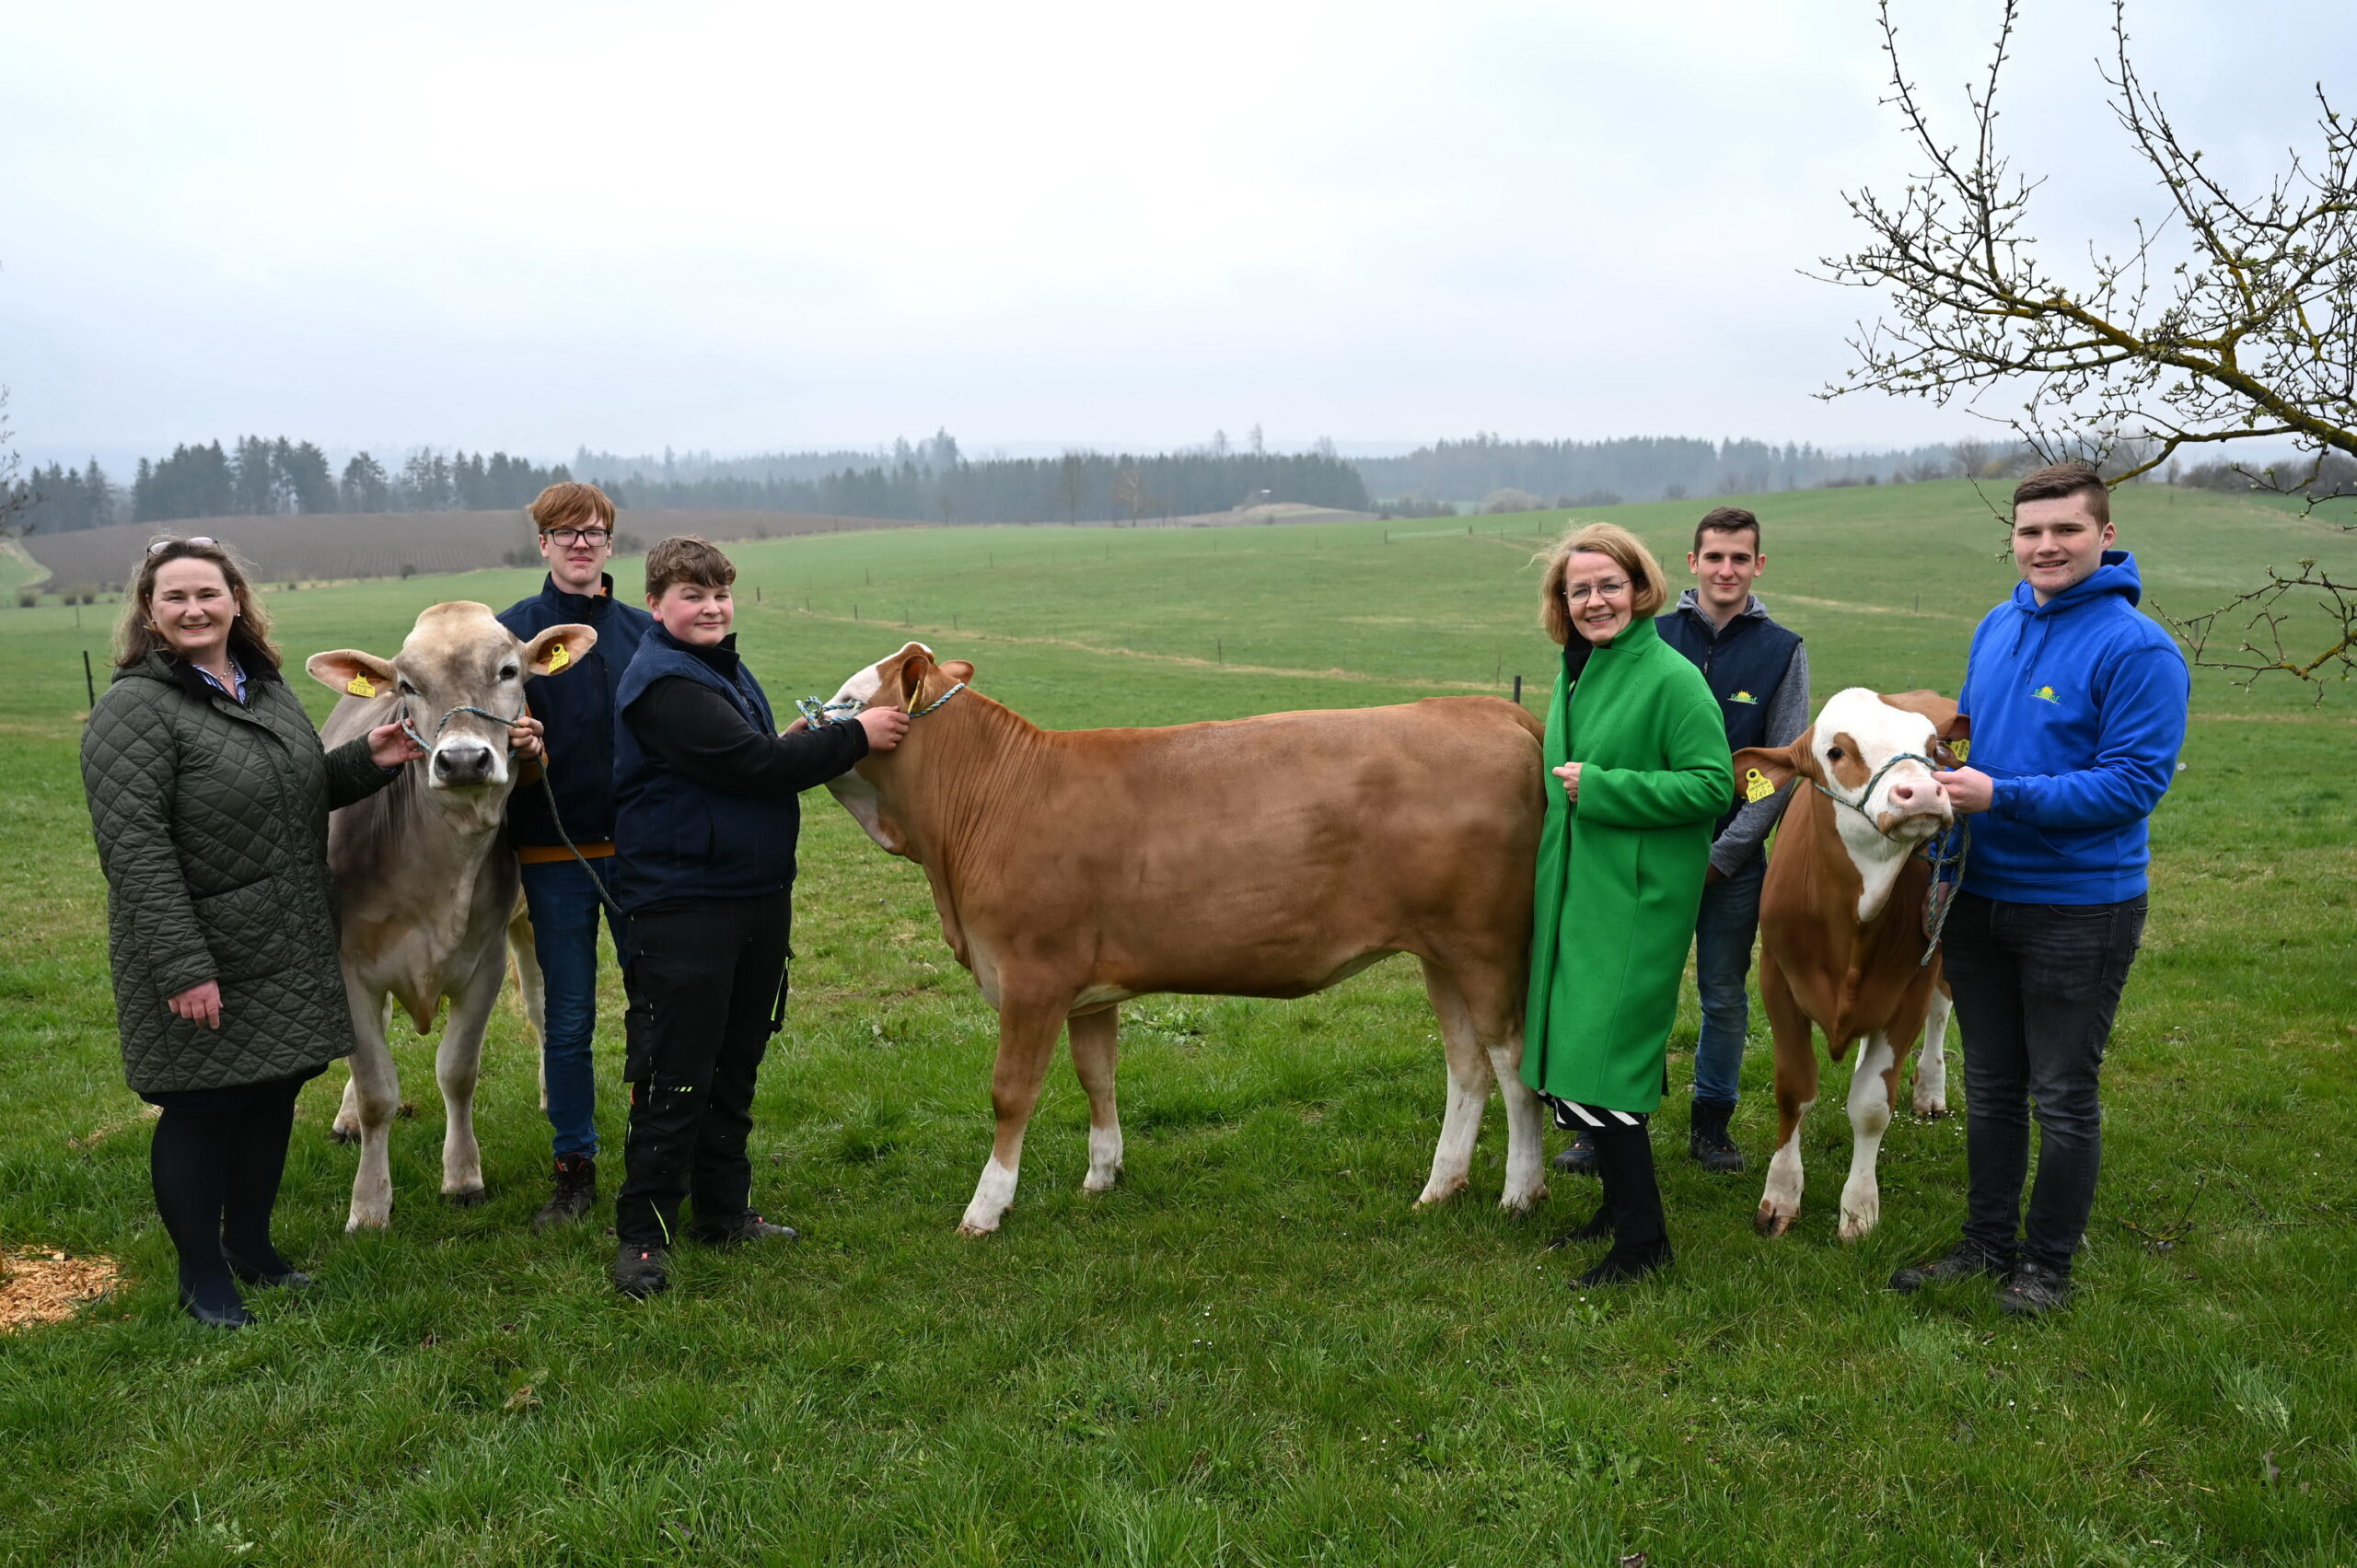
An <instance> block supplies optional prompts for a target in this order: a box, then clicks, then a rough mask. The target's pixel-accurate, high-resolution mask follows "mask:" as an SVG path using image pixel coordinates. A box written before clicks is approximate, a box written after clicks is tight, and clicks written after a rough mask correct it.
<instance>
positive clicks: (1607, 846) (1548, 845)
mask: <svg viewBox="0 0 2357 1568" xmlns="http://www.w3.org/2000/svg"><path fill="white" fill-rule="evenodd" d="M1666 598H1668V587H1667V584H1666V581H1665V579H1664V578H1663V576H1662V570H1661V566H1660V564H1659V563H1657V562H1655V560H1654V558H1653V555H1652V553H1651V552H1648V551H1647V550H1646V549H1645V547H1644V546H1643V544H1642V543H1640V542H1639V541H1638V540H1637V538H1636V536H1634V535H1633V534H1631V533H1630V532H1629V531H1628V530H1627V529H1626V528H1620V527H1618V526H1616V525H1614V524H1611V523H1594V524H1590V525H1589V526H1587V527H1585V528H1580V529H1578V530H1577V531H1576V532H1574V533H1573V534H1571V535H1569V536H1568V537H1566V538H1565V539H1564V540H1563V541H1562V544H1560V545H1558V546H1557V547H1556V548H1555V551H1554V552H1553V554H1552V556H1551V557H1550V560H1549V562H1548V565H1547V578H1546V586H1545V589H1544V598H1543V600H1542V605H1541V610H1540V618H1541V620H1542V621H1543V622H1544V623H1545V625H1546V628H1547V633H1548V635H1549V636H1550V637H1552V638H1553V639H1554V640H1555V641H1556V642H1557V643H1560V644H1562V647H1563V664H1562V670H1561V671H1560V672H1559V673H1558V674H1557V676H1556V678H1555V694H1554V697H1553V699H1552V700H1551V701H1550V703H1549V704H1548V709H1547V740H1546V759H1547V766H1548V767H1549V769H1550V771H1551V772H1553V774H1554V776H1555V777H1556V778H1557V779H1558V780H1560V781H1561V782H1562V788H1561V789H1560V790H1550V791H1549V792H1548V800H1547V819H1546V823H1545V826H1544V828H1543V829H1542V830H1541V832H1540V836H1539V841H1538V885H1537V889H1536V891H1535V894H1534V911H1533V914H1534V919H1533V923H1532V931H1531V950H1530V995H1529V1002H1528V1005H1527V1010H1526V1013H1525V1016H1524V1022H1523V1051H1522V1075H1523V1080H1524V1081H1525V1082H1526V1083H1527V1084H1529V1086H1531V1087H1532V1088H1534V1089H1537V1090H1538V1092H1539V1094H1540V1095H1541V1096H1542V1097H1543V1098H1545V1099H1546V1100H1547V1101H1548V1103H1549V1104H1550V1106H1551V1107H1553V1109H1554V1112H1555V1118H1556V1121H1557V1123H1558V1124H1559V1125H1561V1126H1562V1127H1564V1128H1567V1129H1583V1130H1585V1131H1586V1132H1588V1133H1589V1134H1590V1135H1591V1136H1592V1137H1593V1138H1594V1139H1595V1142H1596V1161H1597V1167H1598V1171H1599V1173H1600V1174H1601V1175H1602V1177H1603V1179H1604V1203H1603V1206H1602V1207H1601V1208H1600V1209H1599V1210H1598V1211H1597V1213H1596V1217H1595V1218H1594V1219H1592V1220H1590V1221H1589V1222H1588V1223H1587V1224H1586V1225H1583V1226H1582V1227H1580V1229H1578V1230H1576V1231H1573V1233H1572V1237H1573V1239H1593V1238H1598V1237H1603V1236H1606V1235H1610V1236H1611V1237H1612V1249H1611V1250H1610V1251H1609V1252H1608V1253H1607V1254H1606V1255H1605V1257H1604V1260H1603V1261H1602V1262H1600V1263H1598V1264H1597V1265H1596V1267H1594V1268H1593V1269H1590V1270H1589V1271H1588V1272H1585V1273H1584V1274H1582V1275H1580V1276H1579V1278H1578V1280H1577V1281H1576V1282H1575V1283H1578V1284H1581V1285H1595V1284H1602V1283H1607V1282H1608V1281H1612V1280H1620V1279H1633V1278H1637V1277H1639V1276H1641V1275H1643V1274H1648V1273H1651V1272H1654V1271H1655V1270H1656V1269H1658V1268H1661V1267H1662V1266H1663V1265H1665V1264H1666V1263H1667V1262H1668V1261H1669V1260H1670V1248H1669V1237H1668V1233H1667V1231H1666V1228H1665V1226H1664V1225H1663V1221H1662V1212H1661V1191H1660V1189H1659V1187H1658V1186H1656V1185H1655V1180H1654V1156H1653V1145H1652V1144H1651V1142H1650V1141H1649V1137H1648V1129H1647V1125H1646V1121H1647V1118H1648V1117H1649V1116H1650V1115H1651V1113H1652V1112H1653V1109H1654V1108H1655V1106H1657V1105H1659V1104H1660V1103H1661V1096H1662V1088H1663V1085H1664V1082H1665V1066H1666V1048H1667V1045H1668V1040H1669V1026H1670V1023H1671V1021H1672V1020H1673V1019H1674V1018H1675V1017H1676V1016H1677V1014H1678V982H1679V980H1680V978H1681V977H1682V976H1683V975H1684V973H1685V970H1686V950H1687V947H1688V946H1689V944H1690V943H1691V942H1692V940H1693V937H1694V917H1695V914H1696V912H1697V911H1698V910H1699V909H1700V908H1701V901H1702V880H1703V877H1704V876H1705V874H1706V873H1707V872H1708V871H1709V869H1710V852H1711V830H1712V828H1713V826H1714V825H1715V824H1716V822H1717V820H1718V818H1719V816H1720V815H1721V813H1723V812H1724V811H1725V810H1726V808H1727V806H1728V804H1729V802H1730V801H1732V800H1733V798H1734V790H1735V776H1734V772H1733V770H1732V769H1731V768H1730V767H1729V766H1728V763H1727V745H1726V731H1725V729H1724V726H1722V724H1721V723H1720V720H1719V707H1718V703H1717V700H1716V699H1714V698H1713V696H1712V695H1711V689H1710V687H1709V686H1708V685H1707V684H1705V683H1704V681H1703V679H1702V673H1701V670H1699V669H1697V668H1694V666H1693V665H1692V664H1691V663H1690V662H1689V661H1688V660H1687V658H1686V657H1685V656H1683V655H1681V654H1679V653H1678V650H1677V649H1675V648H1673V647H1671V646H1670V645H1668V644H1666V643H1665V642H1663V641H1662V640H1661V637H1660V635H1659V634H1658V633H1656V632H1655V630H1654V616H1655V613H1656V612H1657V611H1658V610H1660V609H1661V607H1662V605H1663V603H1664V602H1665V601H1666Z"/></svg>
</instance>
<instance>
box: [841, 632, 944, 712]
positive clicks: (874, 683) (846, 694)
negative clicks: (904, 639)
mask: <svg viewBox="0 0 2357 1568" xmlns="http://www.w3.org/2000/svg"><path fill="white" fill-rule="evenodd" d="M911 654H923V655H924V656H925V657H927V658H931V657H932V656H933V650H932V649H931V648H928V647H926V646H925V645H923V643H902V644H901V645H900V652H899V653H896V654H894V655H892V656H891V657H889V658H880V659H877V661H876V662H875V663H874V664H871V665H869V666H868V667H867V668H865V669H863V670H861V671H859V672H858V673H857V674H855V675H853V677H852V678H851V679H849V680H846V681H844V682H843V683H842V686H840V687H839V688H837V689H836V691H835V696H834V701H835V702H837V703H858V704H859V706H860V707H862V708H864V707H865V706H867V704H868V703H872V702H874V701H875V700H876V693H877V691H880V690H882V688H883V685H884V672H885V671H886V670H887V669H888V668H891V667H892V666H894V665H896V664H899V663H900V661H901V660H902V659H904V658H906V657H908V656H910V655H911ZM855 711H856V710H853V709H838V710H836V712H838V713H839V714H849V713H852V712H855Z"/></svg>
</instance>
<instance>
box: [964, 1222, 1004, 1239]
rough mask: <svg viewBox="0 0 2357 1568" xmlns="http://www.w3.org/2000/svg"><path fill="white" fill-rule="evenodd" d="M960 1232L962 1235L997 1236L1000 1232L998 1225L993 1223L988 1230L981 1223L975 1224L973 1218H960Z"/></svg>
mask: <svg viewBox="0 0 2357 1568" xmlns="http://www.w3.org/2000/svg"><path fill="white" fill-rule="evenodd" d="M997 1234H998V1226H996V1225H993V1226H991V1227H990V1228H989V1229H988V1230H984V1229H983V1228H982V1227H981V1225H976V1224H974V1222H973V1221H971V1220H959V1221H958V1235H960V1236H971V1237H984V1236H995V1235H997Z"/></svg>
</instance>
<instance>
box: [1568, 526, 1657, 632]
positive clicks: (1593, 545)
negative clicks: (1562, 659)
mask: <svg viewBox="0 0 2357 1568" xmlns="http://www.w3.org/2000/svg"><path fill="white" fill-rule="evenodd" d="M1583 552H1585V553H1588V554H1593V555H1603V556H1608V557H1609V558H1610V559H1611V561H1612V563H1613V564H1614V565H1616V566H1618V567H1620V570H1622V571H1623V572H1626V573H1628V574H1629V581H1630V583H1631V585H1632V587H1633V591H1634V594H1635V598H1636V602H1635V603H1634V604H1633V605H1631V607H1630V614H1631V618H1632V619H1633V618H1635V617H1638V616H1649V615H1659V614H1660V613H1661V607H1662V606H1663V605H1665V604H1667V603H1668V602H1669V579H1668V578H1666V577H1665V576H1663V575H1662V572H1661V563H1660V562H1658V561H1656V560H1655V559H1654V552H1652V551H1650V550H1647V549H1646V548H1645V546H1644V541H1643V540H1640V539H1639V538H1638V537H1637V536H1636V535H1635V534H1632V533H1631V532H1630V531H1629V530H1628V529H1627V528H1622V527H1621V526H1620V524H1618V523H1589V524H1588V525H1586V526H1585V528H1574V529H1573V530H1572V531H1571V532H1570V533H1567V534H1565V535H1564V536H1563V537H1562V539H1561V540H1558V541H1557V543H1556V545H1555V547H1554V548H1553V549H1552V550H1550V551H1549V552H1547V555H1546V561H1547V581H1546V586H1545V587H1543V588H1542V589H1541V590H1540V592H1541V597H1540V598H1539V601H1538V623H1539V624H1540V625H1541V626H1544V627H1545V628H1546V629H1547V635H1549V636H1550V637H1552V638H1553V639H1554V640H1555V641H1556V642H1557V643H1558V644H1560V645H1564V646H1569V645H1570V644H1571V640H1572V610H1571V607H1570V606H1569V605H1567V604H1565V603H1564V602H1563V570H1564V568H1565V567H1566V566H1568V565H1570V564H1571V559H1572V557H1573V555H1576V554H1580V553H1583Z"/></svg>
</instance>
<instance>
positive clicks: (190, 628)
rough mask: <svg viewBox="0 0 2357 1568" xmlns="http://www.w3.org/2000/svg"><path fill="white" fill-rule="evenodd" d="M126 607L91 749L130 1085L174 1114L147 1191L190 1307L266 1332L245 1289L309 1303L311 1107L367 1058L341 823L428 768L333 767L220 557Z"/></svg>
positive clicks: (163, 1122) (204, 552)
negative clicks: (295, 1180) (296, 1227)
mask: <svg viewBox="0 0 2357 1568" xmlns="http://www.w3.org/2000/svg"><path fill="white" fill-rule="evenodd" d="M123 603H124V610H123V617H122V625H121V626H120V627H119V628H118V630H117V633H116V650H115V674H114V682H113V684H112V685H110V686H109V687H108V688H107V692H106V695H105V696H103V697H101V698H100V699H99V704H98V706H97V708H95V709H94V710H93V711H92V712H91V714H90V723H89V726H88V727H87V729H86V730H84V732H83V735H82V781H83V784H84V786H85V787H86V788H87V791H88V793H89V797H90V821H91V825H92V826H93V828H94V829H95V830H96V831H97V834H98V841H99V863H100V864H101V865H103V866H104V867H105V870H106V877H107V935H108V949H109V956H110V958H111V960H112V963H113V968H114V999H115V1014H116V1019H117V1023H118V1025H119V1027H120V1028H121V1030H122V1063H123V1075H124V1077H125V1078H126V1079H127V1080H128V1081H129V1083H130V1085H131V1087H132V1088H133V1089H134V1090H135V1091H137V1093H138V1094H139V1095H140V1096H141V1098H145V1099H146V1100H149V1101H151V1102H152V1103H154V1104H156V1105H158V1106H160V1107H162V1108H163V1114H162V1116H161V1118H160V1119H159V1120H158V1121H157V1123H156V1143H155V1149H154V1153H153V1155H152V1156H151V1159H150V1169H151V1173H152V1175H153V1178H154V1181H155V1190H156V1207H157V1210H158V1211H159V1212H160V1213H161V1214H162V1216H163V1220H164V1228H165V1229H166V1230H167V1231H168V1232H169V1233H170V1235H171V1237H172V1245H173V1246H174V1247H176V1248H178V1249H179V1250H180V1304H181V1305H182V1306H183V1307H186V1308H187V1310H188V1312H189V1313H190V1315H191V1316H192V1317H194V1318H196V1319H197V1320H198V1321H200V1322H203V1323H208V1324H212V1325H215V1326H217V1327H223V1328H236V1327H241V1326H243V1325H244V1324H247V1323H250V1322H251V1321H253V1319H252V1318H251V1316H250V1314H249V1313H248V1312H247V1311H246V1307H245V1303H244V1302H243V1301H242V1300H241V1299H240V1298H239V1297H238V1287H237V1283H236V1282H237V1281H238V1280H244V1281H246V1282H247V1283H259V1284H293V1285H297V1286H299V1285H303V1284H308V1283H309V1281H308V1278H307V1277H306V1276H305V1275H303V1274H300V1273H297V1272H296V1271H295V1269H294V1267H293V1266H292V1265H291V1264H289V1263H288V1262H287V1261H286V1260H285V1259H284V1258H283V1257H281V1256H280V1255H279V1253H278V1250H277V1249H276V1248H274V1247H273V1246H272V1245H271V1240H270V1212H271V1207H272V1205H273V1203H274V1202H276V1200H277V1196H278V1181H279V1177H280V1174H281V1172H282V1171H284V1168H285V1164H286V1140H287V1134H288V1132H289V1130H290V1129H291V1128H292V1126H293V1123H294V1117H295V1097H296V1091H297V1090H299V1089H300V1088H301V1087H302V1086H303V1084H304V1083H305V1082H306V1081H307V1080H308V1079H310V1078H313V1077H316V1076H318V1075H319V1073H320V1072H321V1071H323V1070H324V1069H325V1068H326V1066H327V1064H328V1063H330V1062H331V1061H333V1060H334V1059H335V1058H337V1057H339V1056H347V1055H350V1054H351V1052H352V1050H353V1038H352V1017H351V1014H350V1012H349V1010H348V1009H347V1007H346V1005H345V1002H344V995H343V974H342V972H341V970H339V968H338V966H337V962H336V945H337V932H336V915H335V889H334V884H333V882H332V881H331V878H330V877H329V874H328V865H327V843H328V813H329V812H330V811H331V810H333V809H334V808H335V807H339V806H347V805H350V804H351V803H352V802H354V801H355V800H359V799H362V798H363V797H365V796H368V795H370V794H373V793H374V792H375V791H377V790H378V789H381V788H382V787H384V785H385V784H386V783H387V782H388V781H389V779H390V778H391V776H392V773H393V772H396V771H398V770H399V768H400V766H401V763H403V762H405V761H408V760H409V759H410V758H412V757H416V756H420V755H423V753H422V752H421V751H419V749H417V748H416V747H415V746H414V745H413V744H412V742H411V741H410V740H409V738H407V737H406V736H405V735H404V734H403V733H402V731H401V726H399V725H397V724H394V725H386V726H383V727H382V728H379V729H375V730H372V731H370V732H369V733H368V734H367V735H366V736H365V737H363V738H360V739H357V740H354V741H352V742H350V743H348V744H346V745H343V746H339V747H337V748H336V749H334V750H333V751H326V750H323V749H321V748H320V745H319V735H318V732H317V731H315V730H314V729H313V728H312V727H311V721H310V719H309V717H308V715H306V714H305V713H304V712H303V705H302V704H301V703H298V702H297V701H296V699H295V696H294V694H293V693H292V692H291V691H288V690H287V689H286V682H285V681H284V679H282V678H281V677H280V675H279V672H278V654H277V650H276V649H275V648H273V646H272V645H271V641H270V626H269V621H268V620H267V619H266V618H265V616H264V614H263V611H262V609H261V604H260V603H259V602H258V601H257V599H256V598H255V595H254V592H253V589H252V588H251V587H250V585H249V584H248V583H247V581H246V578H245V575H244V574H243V573H241V572H240V571H239V570H238V565H237V563H236V562H234V561H233V560H231V559H230V557H229V554H228V552H226V551H225V550H223V549H222V548H221V547H220V546H219V545H218V544H216V543H215V542H214V541H213V540H208V539H188V540H164V541H161V542H159V543H157V545H155V546H154V547H153V548H151V549H150V550H149V552H147V555H146V557H145V559H144V560H142V561H141V562H140V563H139V568H138V571H137V572H136V574H135V575H134V583H133V587H132V591H131V592H129V593H127V594H125V595H124V596H123Z"/></svg>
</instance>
